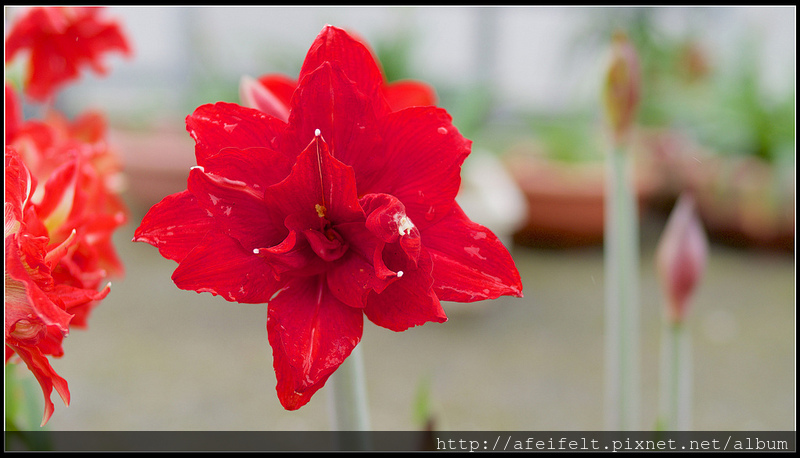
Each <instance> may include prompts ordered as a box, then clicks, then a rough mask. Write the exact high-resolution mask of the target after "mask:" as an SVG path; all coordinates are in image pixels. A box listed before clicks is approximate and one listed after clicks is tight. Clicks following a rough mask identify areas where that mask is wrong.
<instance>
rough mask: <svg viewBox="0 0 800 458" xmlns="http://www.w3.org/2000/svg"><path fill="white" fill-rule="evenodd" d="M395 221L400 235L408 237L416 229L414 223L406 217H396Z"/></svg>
mask: <svg viewBox="0 0 800 458" xmlns="http://www.w3.org/2000/svg"><path fill="white" fill-rule="evenodd" d="M394 220H395V222H396V223H397V232H399V233H400V235H406V234H408V233H409V232H411V229H413V228H414V223H412V222H411V220H410V219H409V218H408V216H406V215H403V216H400V215H395V217H394Z"/></svg>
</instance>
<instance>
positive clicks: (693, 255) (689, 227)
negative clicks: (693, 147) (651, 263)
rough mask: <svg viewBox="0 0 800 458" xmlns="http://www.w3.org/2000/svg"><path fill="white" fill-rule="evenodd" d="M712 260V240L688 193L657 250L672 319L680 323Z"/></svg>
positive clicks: (673, 214)
mask: <svg viewBox="0 0 800 458" xmlns="http://www.w3.org/2000/svg"><path fill="white" fill-rule="evenodd" d="M707 259H708V240H707V238H706V233H705V231H704V230H703V225H702V223H701V222H700V219H699V217H698V216H697V212H696V211H695V203H694V199H693V198H692V196H691V195H690V194H687V193H684V194H682V195H681V196H680V198H679V199H678V203H677V204H676V205H675V208H674V209H673V210H672V213H671V214H670V216H669V219H668V220H667V225H666V227H665V229H664V232H663V234H662V235H661V239H660V240H659V242H658V247H657V248H656V258H655V261H656V271H657V273H658V276H659V280H660V281H661V284H662V287H663V288H664V290H665V292H666V295H667V306H668V314H669V318H670V320H671V321H672V322H673V323H680V322H682V321H683V319H684V318H685V315H686V309H687V308H688V303H689V298H690V297H691V295H692V293H693V292H694V290H695V288H696V286H697V284H698V283H699V282H700V279H701V277H702V276H703V273H704V272H705V268H706V261H707Z"/></svg>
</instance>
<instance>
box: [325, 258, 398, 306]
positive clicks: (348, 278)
mask: <svg viewBox="0 0 800 458" xmlns="http://www.w3.org/2000/svg"><path fill="white" fill-rule="evenodd" d="M389 283H390V281H389V280H386V279H384V278H379V277H378V275H377V274H376V272H375V268H374V267H373V266H372V258H365V257H363V256H361V255H359V254H358V253H357V252H356V251H354V250H352V249H351V250H350V251H349V252H348V253H347V254H346V255H345V256H343V257H342V258H341V259H340V260H339V261H338V262H337V263H336V264H335V266H334V267H333V268H331V269H330V270H329V271H328V289H330V291H331V293H332V294H333V295H334V296H335V297H336V298H337V299H339V300H340V301H342V302H343V303H345V304H347V305H349V306H351V307H357V308H364V306H365V305H366V299H367V296H368V294H369V292H370V291H376V292H381V291H383V290H384V289H385V288H386V286H387V285H388V284H389Z"/></svg>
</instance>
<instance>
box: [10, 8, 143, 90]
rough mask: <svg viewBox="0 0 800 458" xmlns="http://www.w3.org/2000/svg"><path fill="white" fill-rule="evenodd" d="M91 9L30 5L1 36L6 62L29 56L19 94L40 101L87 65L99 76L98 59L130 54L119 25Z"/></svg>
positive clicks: (101, 66) (103, 69) (99, 62)
mask: <svg viewBox="0 0 800 458" xmlns="http://www.w3.org/2000/svg"><path fill="white" fill-rule="evenodd" d="M100 11H101V10H100V9H99V8H97V7H36V8H31V9H30V10H28V11H27V12H26V13H25V14H24V15H23V16H22V17H20V18H19V19H18V20H17V21H16V22H15V24H14V25H13V27H12V28H11V31H10V32H9V34H8V35H7V36H6V40H5V44H6V58H5V61H6V63H8V62H10V61H12V60H13V59H14V58H15V57H16V56H17V55H18V54H19V53H21V52H22V51H24V50H27V51H29V52H30V60H29V64H28V74H27V81H26V84H25V93H26V94H27V95H28V96H30V97H31V98H33V99H35V100H38V101H44V100H46V99H47V98H48V97H50V96H51V95H52V94H53V93H54V92H55V91H57V90H58V88H59V87H61V86H62V85H63V84H65V83H67V82H69V81H70V80H73V79H76V78H78V76H79V75H80V69H81V67H84V66H89V67H91V68H92V69H93V70H94V71H95V72H97V73H99V74H105V73H106V68H105V67H104V66H103V64H102V61H101V57H102V56H103V55H104V54H106V53H107V52H111V51H115V52H122V53H123V54H125V55H126V56H127V55H130V54H131V47H130V45H129V44H128V41H127V39H126V38H125V35H124V34H123V33H122V31H121V30H120V27H119V25H118V24H117V23H116V22H114V21H107V20H102V19H101V18H100V17H99V13H100Z"/></svg>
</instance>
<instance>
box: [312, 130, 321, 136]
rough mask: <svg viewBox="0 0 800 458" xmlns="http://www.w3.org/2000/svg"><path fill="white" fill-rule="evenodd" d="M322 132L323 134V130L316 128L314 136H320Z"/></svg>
mask: <svg viewBox="0 0 800 458" xmlns="http://www.w3.org/2000/svg"><path fill="white" fill-rule="evenodd" d="M320 134H322V132H320V131H319V129H315V130H314V136H315V137H319V136H320Z"/></svg>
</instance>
